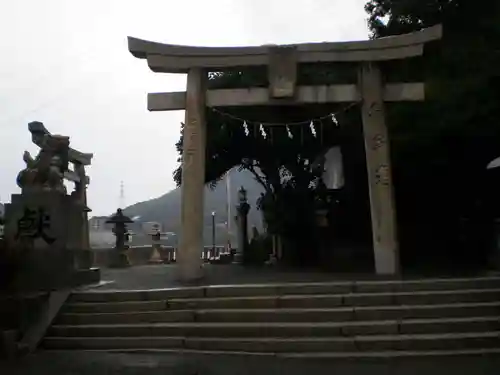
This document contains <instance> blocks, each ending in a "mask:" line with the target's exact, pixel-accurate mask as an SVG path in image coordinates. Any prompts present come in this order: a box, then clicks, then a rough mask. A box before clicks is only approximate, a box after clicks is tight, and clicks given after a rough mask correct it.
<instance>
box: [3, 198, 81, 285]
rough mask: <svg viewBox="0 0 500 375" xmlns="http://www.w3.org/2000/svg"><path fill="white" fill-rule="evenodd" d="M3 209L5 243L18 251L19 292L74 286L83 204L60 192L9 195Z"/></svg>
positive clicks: (79, 248)
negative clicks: (9, 201)
mask: <svg viewBox="0 0 500 375" xmlns="http://www.w3.org/2000/svg"><path fill="white" fill-rule="evenodd" d="M11 202H12V203H10V204H7V205H6V210H5V219H6V225H5V242H6V246H8V247H9V249H11V250H12V251H15V252H18V253H19V255H20V256H19V257H18V259H20V261H19V272H18V275H17V278H16V287H17V288H19V289H27V290H30V289H37V290H45V289H53V288H59V287H64V286H69V285H73V284H74V277H75V275H76V273H77V272H76V270H77V268H81V267H78V265H77V261H76V259H77V253H78V252H81V251H82V250H83V249H81V247H80V246H81V241H80V237H81V227H80V225H79V224H80V220H78V218H79V217H81V215H82V209H83V207H82V205H81V204H79V203H78V202H76V201H75V200H74V199H72V197H71V196H68V195H65V194H61V193H60V192H50V191H48V192H44V191H40V192H30V193H25V194H22V195H21V194H16V195H13V196H12V199H11Z"/></svg>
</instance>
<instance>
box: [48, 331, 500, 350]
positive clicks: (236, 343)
mask: <svg viewBox="0 0 500 375" xmlns="http://www.w3.org/2000/svg"><path fill="white" fill-rule="evenodd" d="M43 345H44V347H45V348H47V349H87V350H88V349H100V350H103V349H135V348H139V349H148V348H149V349H162V348H165V349H182V350H186V349H187V350H199V351H236V352H246V353H252V352H253V353H301V352H313V353H317V352H319V353H324V352H335V353H341V352H345V353H353V352H380V351H398V350H400V351H408V350H411V351H429V350H448V351H449V350H464V349H490V348H498V347H500V332H482V333H481V332H474V333H456V334H425V335H424V334H417V335H381V336H355V337H320V338H318V337H316V338H308V337H293V338H277V337H266V338H262V337H258V338H257V337H252V338H240V337H234V338H219V337H188V338H184V337H178V336H177V337H165V336H164V337H158V336H143V337H70V338H68V337H47V338H46V339H45V341H44V344H43Z"/></svg>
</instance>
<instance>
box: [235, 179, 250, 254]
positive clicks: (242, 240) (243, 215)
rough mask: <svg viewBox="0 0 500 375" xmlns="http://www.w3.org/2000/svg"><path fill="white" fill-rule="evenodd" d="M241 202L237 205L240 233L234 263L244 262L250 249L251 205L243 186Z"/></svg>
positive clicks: (239, 192)
mask: <svg viewBox="0 0 500 375" xmlns="http://www.w3.org/2000/svg"><path fill="white" fill-rule="evenodd" d="M238 200H239V204H238V206H236V210H237V212H238V216H237V217H236V218H237V219H236V220H237V233H238V248H237V249H236V253H235V254H234V263H238V264H241V263H243V258H244V254H245V252H246V251H247V250H248V212H249V211H250V205H249V204H248V202H247V191H246V190H245V189H244V188H243V186H242V187H241V188H240V190H239V191H238Z"/></svg>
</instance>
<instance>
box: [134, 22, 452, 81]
mask: <svg viewBox="0 0 500 375" xmlns="http://www.w3.org/2000/svg"><path fill="white" fill-rule="evenodd" d="M442 33H443V28H442V25H436V26H433V27H429V28H426V29H423V30H420V31H417V32H414V33H410V34H404V35H398V36H391V37H386V38H380V39H375V40H366V41H357V42H337V43H327V42H325V43H306V44H292V45H283V46H274V45H264V46H254V47H192V46H180V45H172V44H163V43H156V42H150V41H146V40H141V39H137V38H133V37H128V49H129V51H130V52H131V53H132V55H134V56H135V57H137V58H141V59H147V61H148V65H149V67H150V68H151V70H153V71H154V72H160V73H187V72H188V71H189V69H191V68H228V67H235V66H258V65H267V64H268V63H269V51H270V50H271V49H272V48H279V47H287V48H290V49H293V50H294V51H296V59H297V60H296V61H297V63H315V62H318V63H320V62H363V61H384V60H396V59H404V58H409V57H415V56H420V55H422V54H423V47H424V44H425V43H427V42H431V41H434V40H439V39H441V37H442Z"/></svg>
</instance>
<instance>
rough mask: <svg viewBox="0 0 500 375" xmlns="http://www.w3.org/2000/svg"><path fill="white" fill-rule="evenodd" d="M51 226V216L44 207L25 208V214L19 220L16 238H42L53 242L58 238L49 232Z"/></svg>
mask: <svg viewBox="0 0 500 375" xmlns="http://www.w3.org/2000/svg"><path fill="white" fill-rule="evenodd" d="M50 227H51V218H50V215H49V214H48V213H46V212H45V209H44V208H43V207H39V208H38V209H31V208H28V207H25V208H24V212H23V216H21V218H20V219H19V220H18V221H17V232H16V236H15V238H16V240H17V239H19V238H31V239H37V238H42V239H43V240H44V241H45V242H46V243H47V244H49V245H51V244H53V243H54V242H55V241H56V239H55V238H53V237H51V236H50V235H49V234H48V233H47V232H48V231H49V230H50Z"/></svg>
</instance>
